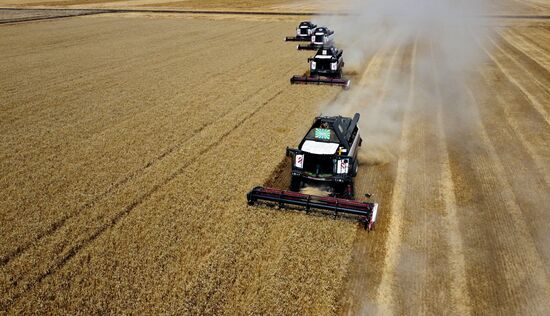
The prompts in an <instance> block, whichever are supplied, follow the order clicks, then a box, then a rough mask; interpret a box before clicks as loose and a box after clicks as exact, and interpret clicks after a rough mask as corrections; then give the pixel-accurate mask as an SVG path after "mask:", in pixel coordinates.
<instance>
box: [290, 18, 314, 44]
mask: <svg viewBox="0 0 550 316" xmlns="http://www.w3.org/2000/svg"><path fill="white" fill-rule="evenodd" d="M316 27H317V25H315V24H313V23H311V22H310V21H303V22H300V25H298V27H297V28H296V36H293V37H291V36H287V37H285V42H309V41H311V34H312V33H313V30H315V28H316Z"/></svg>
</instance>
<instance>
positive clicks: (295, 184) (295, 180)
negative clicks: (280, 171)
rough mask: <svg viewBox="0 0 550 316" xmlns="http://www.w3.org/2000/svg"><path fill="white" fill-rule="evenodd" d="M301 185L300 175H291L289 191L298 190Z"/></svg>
mask: <svg viewBox="0 0 550 316" xmlns="http://www.w3.org/2000/svg"><path fill="white" fill-rule="evenodd" d="M301 187H302V179H301V178H300V177H296V176H293V177H292V180H291V181H290V191H294V192H300V188H301Z"/></svg>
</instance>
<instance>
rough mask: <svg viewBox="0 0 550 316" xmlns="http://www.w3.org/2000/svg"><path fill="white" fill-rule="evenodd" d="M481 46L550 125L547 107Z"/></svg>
mask: <svg viewBox="0 0 550 316" xmlns="http://www.w3.org/2000/svg"><path fill="white" fill-rule="evenodd" d="M476 40H477V41H478V43H479V40H478V39H476ZM490 41H491V42H492V43H493V45H494V46H497V45H496V44H495V43H494V41H493V40H492V39H490ZM479 45H480V47H481V49H483V51H485V53H486V54H487V56H488V57H489V58H490V59H491V60H492V61H493V62H494V63H495V64H496V65H497V66H498V68H500V69H501V71H502V72H503V73H504V74H505V75H506V77H507V78H508V80H509V81H510V82H512V83H513V84H514V85H515V86H516V87H517V88H518V89H519V90H520V91H521V93H522V94H523V95H524V96H525V97H526V98H527V99H528V100H529V102H530V103H531V104H532V105H533V107H534V108H535V110H536V111H537V112H538V113H539V114H540V115H541V116H542V118H543V119H544V120H545V121H546V123H547V124H549V125H550V114H549V113H548V111H547V110H546V108H545V106H544V105H543V104H541V103H540V102H539V99H538V95H535V96H533V95H532V94H530V93H529V91H527V89H526V88H525V86H524V84H522V82H525V81H522V82H520V81H519V80H518V79H516V76H515V75H514V74H512V73H511V72H510V71H509V70H507V69H506V67H505V66H504V65H503V63H502V62H501V61H499V60H498V59H497V58H496V57H495V56H494V55H493V54H492V53H490V52H489V51H488V50H487V48H486V47H484V46H483V45H482V44H479ZM497 47H498V46H497ZM517 75H520V74H519V73H518V74H517ZM523 79H526V78H523ZM523 79H522V80H523ZM526 81H527V82H529V80H526Z"/></svg>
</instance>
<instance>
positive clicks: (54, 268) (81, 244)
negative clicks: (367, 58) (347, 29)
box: [3, 90, 283, 309]
mask: <svg viewBox="0 0 550 316" xmlns="http://www.w3.org/2000/svg"><path fill="white" fill-rule="evenodd" d="M282 93H283V90H279V91H278V92H277V93H275V94H274V95H273V96H272V97H271V98H269V99H268V100H267V101H265V102H264V103H262V104H261V105H260V106H258V107H256V108H255V109H254V110H253V111H252V112H250V113H249V114H248V115H247V116H245V117H244V118H243V119H242V120H240V121H238V122H237V124H235V125H234V126H233V127H232V128H229V130H228V131H227V132H225V133H223V134H222V135H221V137H220V138H219V139H218V140H216V141H215V142H213V143H212V144H211V146H209V147H207V148H205V149H203V150H201V151H200V152H198V153H197V155H196V157H195V158H192V159H191V160H189V161H188V162H187V163H186V164H185V165H183V166H181V167H179V168H178V169H176V170H175V171H174V172H173V173H172V174H170V175H169V177H167V178H165V179H164V180H163V181H161V183H159V184H155V185H153V187H152V188H151V189H150V190H148V191H147V192H145V194H143V195H142V196H140V197H139V198H138V199H137V200H135V201H134V202H132V203H131V204H130V205H128V206H127V207H126V208H124V209H123V210H122V211H120V212H118V213H116V214H115V216H114V217H112V218H111V219H110V220H109V221H108V222H107V223H106V224H103V225H101V226H100V227H99V228H98V229H97V230H95V232H94V233H93V234H91V235H89V236H88V237H85V238H84V239H83V240H82V241H80V242H78V243H77V244H76V245H74V246H72V247H71V248H70V249H69V251H67V252H66V253H65V254H64V255H63V256H62V257H61V258H60V260H59V261H57V262H55V263H54V264H53V265H52V266H50V267H49V268H48V269H47V270H46V272H44V273H42V274H40V275H39V276H38V277H37V278H36V279H35V280H34V281H33V282H31V283H28V284H27V285H26V286H25V288H24V289H22V291H21V292H19V293H17V294H15V295H14V296H13V297H11V298H10V299H9V301H10V302H11V303H10V304H9V305H7V306H4V307H3V309H9V306H10V305H12V304H15V303H16V302H17V300H18V299H19V298H20V297H21V296H22V295H24V294H25V293H26V292H28V291H30V290H31V289H33V288H34V287H35V286H36V285H38V284H40V283H41V282H42V281H43V280H44V279H45V278H47V277H49V276H51V275H53V274H54V273H56V272H57V271H58V270H59V269H61V268H62V267H63V266H65V265H66V264H67V262H68V261H69V260H70V259H71V258H73V257H74V256H75V255H76V254H77V253H79V252H80V251H81V250H82V249H84V248H85V247H87V246H88V245H89V244H91V243H92V242H93V241H95V240H96V239H97V238H98V237H99V236H100V235H101V234H102V233H104V232H105V231H107V230H108V229H110V228H112V227H114V226H115V225H116V224H117V223H118V222H120V221H121V220H122V219H123V218H124V217H125V216H127V215H128V214H129V213H130V212H132V210H134V209H135V208H136V207H137V206H139V205H141V204H142V203H143V202H145V201H146V200H148V199H149V198H150V197H151V196H153V194H155V193H156V192H158V191H159V189H160V188H162V187H163V186H165V185H167V184H168V183H170V182H171V181H172V180H174V179H175V178H176V177H178V176H179V175H181V174H182V173H183V172H184V171H185V170H186V168H187V167H188V166H190V165H192V164H194V163H195V162H197V161H198V159H199V158H201V156H202V155H204V154H206V153H208V152H209V151H211V150H213V149H215V148H216V147H217V146H218V145H220V144H221V143H222V142H223V140H224V139H225V138H226V137H228V136H229V135H230V134H231V133H233V132H235V131H236V130H237V129H238V128H240V127H241V126H242V125H243V124H244V122H245V121H246V120H248V119H249V118H251V117H252V116H254V115H255V114H256V113H257V112H258V111H260V110H262V109H263V108H265V106H266V105H267V104H269V103H270V102H271V101H273V100H274V99H275V98H277V97H278V96H279V95H281V94H282Z"/></svg>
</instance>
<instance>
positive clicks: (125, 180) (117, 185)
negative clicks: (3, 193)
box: [0, 61, 266, 268]
mask: <svg viewBox="0 0 550 316" xmlns="http://www.w3.org/2000/svg"><path fill="white" fill-rule="evenodd" d="M246 63H247V62H246V61H245V62H244V64H246ZM241 66H242V65H240V66H237V68H238V67H241ZM256 71H257V72H260V73H261V72H262V71H263V68H258V69H256ZM222 73H223V72H221V73H220V75H222ZM225 73H226V74H229V73H231V72H230V71H229V72H225ZM222 77H223V76H222ZM242 79H243V78H241V80H242ZM220 80H222V81H223V80H224V79H223V78H222V79H220ZM236 84H238V81H237V83H236ZM265 89H266V87H262V88H259V89H256V90H254V91H252V92H251V93H250V94H248V95H247V96H246V97H245V98H244V99H243V100H242V101H241V103H246V102H247V101H248V100H250V99H251V98H252V97H254V96H256V95H257V94H258V93H259V92H260V91H263V90H265ZM232 110H234V108H229V109H226V110H224V112H222V113H221V114H220V116H219V117H223V116H225V115H227V114H228V113H231V112H232ZM217 119H218V118H212V120H210V121H207V122H205V123H204V124H203V125H201V126H200V127H199V128H198V129H196V130H194V131H193V133H192V135H190V136H189V137H185V140H184V141H181V142H179V143H176V144H175V145H174V146H172V147H169V148H167V149H166V150H165V151H163V152H162V153H161V154H160V155H159V156H157V157H155V158H153V159H152V160H151V161H149V162H148V163H147V164H145V165H144V166H143V167H141V168H139V169H138V170H136V171H133V172H131V173H130V174H129V175H128V176H126V177H124V178H123V179H121V180H120V181H118V182H116V183H115V184H114V185H112V186H110V187H109V188H108V189H107V190H106V191H104V192H103V193H101V194H99V195H98V196H96V197H94V198H92V199H91V200H90V201H89V202H87V203H85V204H84V205H82V206H81V207H80V208H78V209H77V210H76V211H74V212H72V213H70V214H67V215H66V216H64V217H63V218H61V219H60V220H59V221H56V222H55V223H53V224H52V225H51V226H50V227H49V228H48V229H47V230H46V232H44V233H43V234H40V235H39V238H36V239H34V240H32V241H30V242H29V243H28V244H27V246H26V247H22V248H21V249H19V250H17V251H15V252H13V253H11V254H10V255H8V256H6V257H5V258H2V260H1V261H0V268H1V267H2V266H4V265H6V264H7V263H9V261H10V260H12V259H14V258H15V257H18V256H19V255H21V253H23V252H24V251H26V250H28V248H29V247H31V246H32V245H33V244H36V242H37V241H39V240H40V239H42V238H44V237H47V236H49V235H51V234H53V233H55V232H56V231H57V230H58V229H59V228H60V227H62V226H63V225H64V223H65V222H66V221H67V220H68V219H70V218H72V217H74V216H77V215H79V214H81V213H82V211H84V210H86V209H88V208H90V207H92V206H93V205H95V204H96V203H97V202H98V201H100V200H101V199H103V198H105V197H106V196H108V195H109V194H111V193H113V192H115V191H116V190H118V189H119V188H120V187H122V186H124V185H125V184H127V183H128V182H130V181H131V180H132V179H134V178H135V177H136V176H138V175H139V174H141V173H143V172H144V171H146V170H147V169H149V168H151V167H154V166H155V165H156V164H158V163H159V162H160V161H162V160H163V159H164V158H166V157H167V156H168V155H170V154H172V153H173V152H174V151H177V150H178V149H180V148H182V147H184V146H185V145H186V144H187V143H188V142H189V140H190V139H193V138H194V137H195V136H196V135H198V134H199V133H200V132H202V130H204V129H205V128H207V127H209V126H211V125H212V124H215V123H216V121H217Z"/></svg>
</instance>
